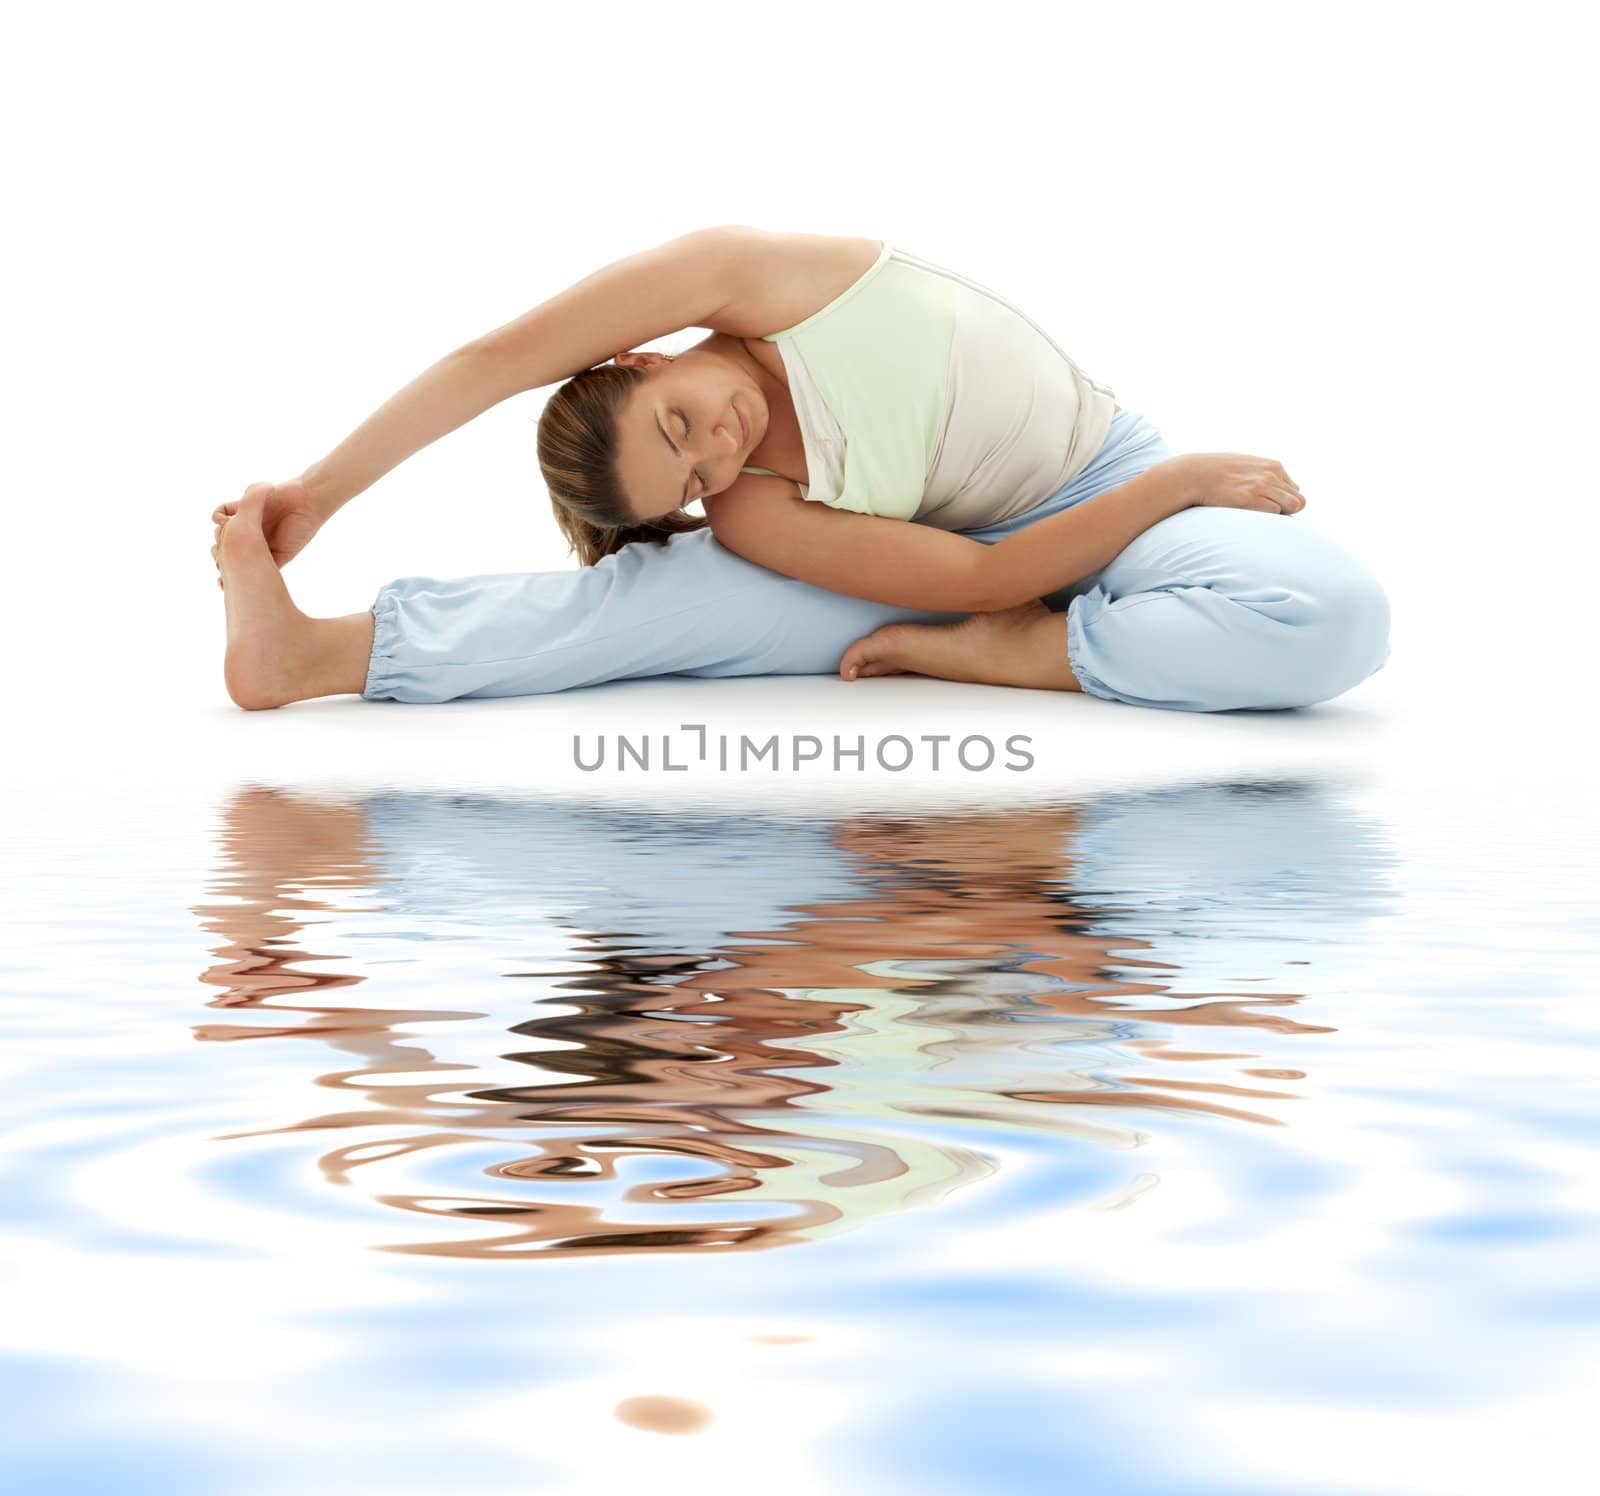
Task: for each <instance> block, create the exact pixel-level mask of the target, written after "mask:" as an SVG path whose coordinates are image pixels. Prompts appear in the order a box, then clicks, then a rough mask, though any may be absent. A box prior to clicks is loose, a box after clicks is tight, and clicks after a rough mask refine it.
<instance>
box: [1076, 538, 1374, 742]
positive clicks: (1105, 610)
mask: <svg viewBox="0 0 1600 1496" xmlns="http://www.w3.org/2000/svg"><path fill="white" fill-rule="evenodd" d="M1066 633H1067V654H1068V658H1069V660H1070V662H1071V665H1072V669H1073V671H1074V673H1075V674H1076V675H1077V677H1078V679H1079V681H1080V682H1081V683H1082V686H1083V689H1084V690H1085V691H1087V692H1090V693H1091V694H1093V695H1096V696H1103V697H1106V698H1107V699H1109V700H1112V701H1124V702H1128V703H1130V704H1131V705H1134V706H1151V707H1167V708H1171V709H1174V710H1179V711H1191V712H1220V711H1229V710H1233V709H1235V708H1239V707H1294V706H1310V705H1312V704H1313V703H1315V702H1319V701H1327V700H1328V699H1329V698H1330V697H1334V696H1338V695H1339V694H1340V693H1341V692H1344V691H1348V690H1349V689H1350V688H1351V687H1352V686H1355V685H1358V684H1359V683H1360V682H1361V681H1363V680H1365V679H1366V678H1367V677H1368V676H1370V675H1372V674H1373V673H1374V672H1375V671H1377V670H1378V669H1380V668H1381V667H1382V666H1383V664H1384V662H1385V661H1386V660H1387V659H1388V658H1389V602H1388V599H1387V597H1386V596H1385V594H1384V590H1383V587H1382V586H1381V585H1380V584H1379V582H1378V580H1377V579H1376V578H1375V577H1374V576H1373V575H1372V573H1371V572H1370V571H1368V569H1367V568H1366V567H1365V566H1364V565H1363V564H1362V563H1361V562H1360V561H1359V560H1358V559H1357V558H1356V557H1355V556H1353V555H1352V554H1351V553H1350V552H1349V551H1348V550H1346V549H1345V548H1344V547H1343V546H1342V545H1340V544H1339V543H1338V542H1337V541H1335V540H1334V539H1333V538H1332V537H1331V536H1328V535H1325V534H1323V533H1321V532H1320V531H1318V530H1316V529H1315V528H1313V527H1312V526H1311V525H1309V524H1308V523H1307V522H1306V520H1305V519H1304V518H1303V517H1301V516H1297V515H1281V514H1276V515H1275V514H1266V513H1263V512H1262V511H1260V510H1254V509H1220V508H1193V509H1185V510H1183V511H1182V512H1181V513H1178V514H1175V515H1173V516H1171V517H1170V518H1168V519H1165V520H1162V521H1161V523H1160V524H1158V525H1154V526H1152V527H1151V528H1150V529H1149V530H1147V531H1145V533H1144V534H1143V535H1141V536H1139V537H1138V538H1137V539H1136V540H1135V541H1134V542H1133V543H1132V544H1131V545H1129V546H1128V547H1127V548H1126V549H1125V550H1124V551H1123V552H1122V553H1121V554H1120V555H1118V556H1117V558H1116V559H1115V560H1114V561H1112V563H1111V564H1110V565H1109V566H1107V567H1106V568H1105V569H1104V570H1103V571H1101V572H1099V573H1097V574H1096V576H1095V577H1093V578H1091V579H1090V580H1089V583H1088V585H1087V586H1085V587H1084V588H1082V589H1081V590H1080V591H1079V595H1077V596H1074V597H1073V598H1072V600H1071V602H1070V604H1069V608H1068V613H1067V630H1066Z"/></svg>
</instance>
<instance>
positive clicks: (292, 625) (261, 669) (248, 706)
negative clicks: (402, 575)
mask: <svg viewBox="0 0 1600 1496" xmlns="http://www.w3.org/2000/svg"><path fill="white" fill-rule="evenodd" d="M270 488H271V484H267V483H261V484H257V485H255V486H254V487H253V488H251V489H250V490H248V491H247V492H246V494H245V497H244V498H243V499H242V500H240V503H239V508H238V511H237V513H235V514H233V515H232V516H230V517H228V518H227V519H225V520H224V521H223V523H222V525H221V526H220V533H219V537H218V540H217V544H216V546H215V547H214V548H213V551H212V554H213V555H214V556H215V557H216V560H217V570H218V571H220V572H221V573H222V577H221V581H222V600H223V606H224V608H225V609H226V611H227V615H228V651H227V654H226V656H225V657H224V660H223V666H222V675H223V680H224V681H225V682H226V684H227V687H228V695H229V696H230V697H232V698H233V701H234V704H235V705H236V706H242V707H243V708H244V709H245V710H246V711H252V712H253V711H261V710H263V709H265V708H269V707H275V706H282V705H284V704H285V703H286V702H289V701H295V700H299V699H300V697H299V695H298V694H297V693H296V689H295V688H296V686H297V685H298V684H299V682H300V681H301V679H302V678H303V676H304V673H305V670H306V668H307V666H308V665H309V664H310V663H311V662H312V661H313V659H314V657H315V637H314V634H315V631H314V627H313V622H314V621H313V620H312V619H310V618H308V617H307V616H306V615H305V614H304V613H302V612H301V611H300V610H299V609H298V608H297V607H295V605H294V602H293V600H292V599H291V598H290V596H289V589H288V588H287V587H286V586H284V583H283V573H282V572H281V571H279V570H278V566H277V563H276V562H275V561H274V560H273V559H272V551H271V549H270V547H269V546H268V545H267V538H266V536H265V535H263V534H262V533H261V509H262V505H263V503H264V502H265V500H266V495H267V492H268V490H269V489H270Z"/></svg>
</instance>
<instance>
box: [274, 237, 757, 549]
mask: <svg viewBox="0 0 1600 1496" xmlns="http://www.w3.org/2000/svg"><path fill="white" fill-rule="evenodd" d="M750 232H751V231H750V230H747V229H745V228H743V227H742V226H740V225H734V224H727V225H722V226H719V227H717V228H710V229H697V230H695V231H694V232H692V233H688V234H681V235H679V236H678V237H677V238H676V239H669V240H668V241H667V242H666V243H665V244H660V245H657V246H655V247H654V248H652V249H647V250H644V251H642V252H640V253H639V254H635V255H629V256H628V257H627V258H625V259H622V260H618V261H616V262H615V263H613V264H610V265H606V266H603V267H602V268H601V269H599V270H597V271H595V272H594V273H593V274H592V275H587V276H585V277H584V278H583V279H582V280H581V281H579V282H578V283H577V284H576V285H574V286H569V287H568V288H567V289H566V290H565V291H562V292H560V293H559V294H558V295H555V296H552V297H551V298H550V299H549V300H548V301H545V302H542V303H541V304H540V305H538V306H536V307H534V308H533V310H532V311H530V312H526V313H524V314H523V315H522V316H520V317H518V318H517V319H516V320H515V321H513V322H508V323H506V324H505V325H504V326H503V327H498V328H495V329H494V330H493V331H491V332H488V333H485V334H484V335H483V336H482V337H480V338H475V339H473V340H472V341H471V342H470V343H464V344H463V345H462V346H461V347H459V348H457V349H456V350H455V351H454V352H451V353H447V354H446V355H445V356H444V357H443V358H441V359H440V360H439V361H438V362H437V363H435V364H433V365H431V366H430V367H429V368H427V369H425V370H423V372H422V373H421V374H419V375H418V376H417V377H416V378H415V379H413V380H412V381H411V383H410V384H408V385H406V387H405V388H404V389H402V390H400V391H399V392H398V393H397V394H395V395H393V396H391V397H390V398H389V399H388V400H386V401H385V402H384V403H383V404H382V405H380V406H379V407H378V409H377V410H375V411H374V412H373V413H372V414H371V415H370V416H368V417H367V419H366V420H365V421H363V422H362V423H361V425H359V426H358V427H356V429H355V430H354V431H353V432H351V433H350V435H349V436H347V437H346V438H345V439H344V440H343V441H342V442H340V443H339V445H338V446H337V447H335V448H334V449H333V451H331V452H330V453H328V455H327V456H326V457H324V458H322V459H320V460H319V461H317V462H314V463H312V464H311V466H310V467H308V468H307V469H306V470H305V472H304V474H302V480H303V482H304V483H305V487H306V492H307V494H309V495H310V497H311V500H312V502H313V503H314V504H315V506H316V507H317V509H318V510H319V511H320V512H321V514H322V516H323V518H324V519H326V518H327V517H328V516H329V515H331V514H333V513H334V512H335V511H336V510H338V509H339V508H341V507H342V506H343V505H345V504H348V503H349V502H350V500H351V499H353V498H354V497H355V496H356V495H357V494H358V493H361V492H363V491H364V490H365V489H367V488H370V487H371V486H372V484H374V483H376V482H377V481H378V479H379V478H381V477H382V476H383V475H384V474H385V473H387V472H388V471H389V470H390V469H391V468H394V467H397V466H398V465H399V464H400V463H402V462H404V461H405V459H406V458H408V457H410V456H411V455H412V454H413V453H414V452H418V451H420V450H421V449H422V448H423V447H426V446H427V445H429V443H431V442H435V441H437V440H438V439H439V438H440V437H441V436H444V435H446V434H447V433H449V432H451V431H454V430H455V429H456V428H457V427H458V426H464V425H465V424H466V423H467V422H468V421H470V420H472V419H473V418H474V417H475V416H479V415H481V414H482V413H483V412H484V411H486V410H488V409H489V408H490V407H491V406H494V405H498V404H499V403H500V402H501V401H502V400H505V399H508V398H509V397H510V396H512V395H516V394H520V393H521V392H522V391H523V390H532V389H538V388H540V387H541V386H543V385H547V384H556V383H559V382H560V381H561V380H563V379H570V378H571V377H572V376H573V375H574V374H577V373H580V372H581V371H582V370H584V369H591V368H593V367H594V366H595V365H596V364H598V363H602V362H604V361H605V360H606V359H608V358H610V357H612V356H613V355H614V354H616V353H620V352H623V351H625V350H628V349H632V348H637V347H638V346H639V345H640V344H641V343H648V342H650V341H652V340H653V339H655V338H660V337H664V336H666V335H667V334H669V333H674V332H679V331H681V330H682V329H684V328H686V327H703V326H705V325H706V323H705V319H706V318H707V317H713V316H715V315H716V313H717V312H718V311H719V310H721V308H722V307H723V305H724V304H726V303H727V301H728V300H729V299H730V297H731V296H732V295H733V294H734V290H735V281H736V279H737V274H738V272H739V270H740V267H741V265H742V263H743V262H742V260H741V258H740V256H741V253H742V251H743V247H744V245H745V244H746V242H747V241H748V236H749V234H750Z"/></svg>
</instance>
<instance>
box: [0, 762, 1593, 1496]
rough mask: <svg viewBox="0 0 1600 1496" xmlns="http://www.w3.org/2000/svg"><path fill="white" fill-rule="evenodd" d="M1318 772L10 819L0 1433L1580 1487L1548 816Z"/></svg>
mask: <svg viewBox="0 0 1600 1496" xmlns="http://www.w3.org/2000/svg"><path fill="white" fill-rule="evenodd" d="M1358 802H1359V797H1358V796H1355V795H1353V794H1351V793H1347V791H1346V790H1345V789H1344V788H1343V787H1341V785H1340V784H1339V783H1337V782H1335V781H1332V780H1326V781H1325V780H1322V779H1318V778H1316V777H1312V776H1306V777H1294V776H1286V777H1281V778H1270V777H1260V778H1243V779H1237V780H1226V781H1219V782H1215V783H1198V784H1188V785H1182V786H1175V787H1170V788H1156V789H1149V790H1127V791H1118V792H1108V793H1105V794H1100V795H1096V796H1093V797H1087V798H1083V799H1081V800H1062V801H1060V802H1055V803H1049V804H1044V805H1031V806H1028V807H1027V808H1026V809H1018V810H1016V811H1011V812H1005V813H979V812H970V811H969V812H959V813H951V814H949V815H943V816H940V815H928V814H917V815H908V814H872V813H865V812H864V813H861V814H859V815H852V816H829V817H823V816H817V817H815V818H807V817H804V816H800V815H796V814H793V813H785V814H779V813H773V814H770V815H752V814H746V813H740V814H738V815H726V814H723V815H718V814H712V813H709V812H703V813H702V812H687V811H680V812H677V813H670V812H667V811H648V810H639V809H637V808H634V809H628V810H619V809H616V808H609V809H608V808H606V807H604V806H601V805H588V806H586V805H584V804H581V803H576V802H575V801H573V800H570V799H568V800H561V799H558V798H556V797H543V798H540V797H536V796H531V795H528V796H511V795H501V794H493V793H487V792H472V793H460V794H449V793H421V792H418V793H405V792H399V791H393V790H385V791H381V792H372V793H367V794H349V795H335V794H330V793H322V794H314V793H310V792H306V791H301V790H296V789H291V788H280V787H274V786H270V785H265V786H264V785H260V784H256V785H251V786H248V787H245V788H241V789H239V790H237V791H236V792H234V793H232V794H231V795H229V796H227V797H225V798H224V799H223V801H222V802H221V803H219V804H217V805H216V806H215V807H214V824H213V825H212V827H211V828H210V831H209V834H208V835H207V836H205V837H202V838H195V837H193V836H192V835H186V834H185V833H184V832H183V830H182V829H181V827H182V823H181V818H180V819H179V820H178V821H175V822H171V823H168V822H164V821H163V820H162V819H161V818H160V817H159V816H155V815H151V816H150V817H149V818H148V819H147V820H146V819H144V818H142V817H140V816H139V815H138V813H137V808H135V807H130V808H129V811H128V819H127V822H126V824H125V825H123V826H112V827H96V828H93V830H92V832H91V831H90V828H87V827H85V826H58V827H56V828H54V831H55V832H56V833H59V834H52V835H49V836H40V837H37V838H33V839H29V838H24V837H18V838H15V839H14V840H13V844H12V851H13V853H14V854H16V856H15V868H16V875H15V876H14V877H13V879H12V887H11V889H10V891H9V894H8V911H9V914H10V919H11V923H12V931H11V934H10V937H9V939H8V943H7V950H6V957H5V964H4V978H5V988H6V994H7V995H6V1002H5V1009H4V1012H5V1030H6V1043H5V1048H4V1059H5V1067H6V1075H7V1085H6V1087H5V1091H4V1095H3V1101H0V1106H3V1107H4V1114H3V1115H4V1133H5V1152H4V1167H5V1173H4V1191H3V1194H0V1243H3V1262H4V1285H5V1310H4V1315H3V1323H0V1391H3V1398H4V1417H5V1426H6V1436H7V1443H8V1450H7V1454H6V1463H7V1468H8V1469H9V1470H10V1471H11V1472H13V1477H14V1478H17V1479H20V1482H21V1485H22V1486H23V1487H24V1488H26V1489H28V1490H32V1491H49V1492H56V1491H69V1490H70V1491H77V1490H89V1489H95V1490H115V1491H118V1492H129V1491H140V1492H142V1491H147V1490H148V1491H152V1492H155V1491H161V1492H168V1493H170V1492H198V1491H227V1492H230V1493H232V1492H254V1491H262V1492H267V1491H271V1492H287V1491H323V1490H330V1491H331V1490H339V1491H369V1490H370V1491H373V1492H377V1491H380V1490H381V1491H384V1492H388V1493H393V1492H412V1491H458V1490H464V1489H468V1488H469V1487H470V1486H471V1485H472V1484H473V1483H476V1482H480V1481H481V1482H485V1483H491V1487H492V1488H493V1489H514V1490H527V1491H551V1490H566V1489H571V1490H578V1489H583V1490H586V1491H587V1490H595V1491H623V1490H629V1489H634V1488H638V1489H643V1490H648V1491H669V1490H679V1489H682V1490H686V1491H687V1490H691V1489H692V1490H695V1491H703V1490H706V1489H720V1488H723V1487H725V1486H729V1485H731V1484H732V1483H734V1482H735V1481H737V1482H738V1483H739V1485H740V1486H741V1488H742V1487H743V1486H745V1485H746V1484H750V1485H756V1486H758V1487H759V1488H762V1489H765V1490H774V1491H790V1490H793V1491H801V1490H804V1491H823V1490H826V1491H830V1492H834V1491H849V1492H857V1491H860V1492H876V1491H899V1490H908V1491H909V1490H914V1491H919V1492H945V1491H950V1492H955V1491H984V1490H992V1489H1010V1490H1028V1491H1033V1490H1038V1491H1055V1490H1081V1491H1090V1492H1095V1493H1105V1492H1116V1493H1121V1492H1156V1491H1160V1492H1179V1491H1182V1492H1191V1491H1192V1492H1226V1491H1244V1490H1262V1491H1290V1490H1297V1489H1304V1490H1338V1491H1352V1492H1354V1491H1396V1492H1400V1491H1437V1492H1441V1493H1446V1492H1449V1493H1454V1492H1461V1491H1469V1490H1471V1491H1477V1490H1485V1491H1487V1490H1491V1489H1495V1490H1498V1489H1501V1488H1504V1487H1505V1486H1508V1485H1510V1486H1514V1487H1520V1486H1522V1485H1524V1484H1533V1485H1537V1486H1539V1488H1541V1489H1544V1490H1547V1491H1548V1490H1573V1491H1576V1490H1580V1489H1587V1488H1588V1487H1587V1483H1586V1481H1581V1480H1580V1478H1579V1477H1578V1476H1576V1475H1575V1474H1574V1472H1573V1471H1572V1470H1571V1467H1570V1466H1569V1465H1568V1464H1567V1463H1566V1462H1565V1458H1564V1453H1563V1452H1561V1451H1558V1450H1557V1449H1556V1448H1555V1447H1554V1446H1553V1445H1552V1443H1551V1435H1552V1433H1553V1431H1554V1430H1556V1429H1557V1428H1559V1427H1561V1426H1564V1425H1565V1426H1570V1425H1571V1423H1572V1421H1573V1420H1579V1421H1582V1420H1584V1419H1586V1418H1587V1416H1588V1413H1589V1410H1590V1408H1592V1406H1593V1399H1594V1396H1595V1394H1596V1392H1597V1391H1600V1374H1597V1361H1596V1355H1595V1345H1596V1330H1597V1320H1600V1251H1597V1245H1600V1230H1597V1217H1600V1187H1597V1184H1596V1180H1597V1176H1600V1170H1597V1169H1596V1165H1595V1156H1596V1155H1595V1149H1594V1140H1595V1134H1596V1125H1595V1116H1596V1112H1595V1106H1594V1095H1595V1090H1594V1083H1595V1070H1596V1066H1595V1048H1596V1032H1597V1020H1596V1013H1595V1008H1594V994H1593V991H1592V981H1591V978H1592V976H1593V972H1594V963H1593V957H1594V954H1595V947H1596V944H1597V937H1596V924H1595V921H1594V917H1593V915H1594V904H1593V877H1592V868H1591V867H1590V863H1589V852H1588V843H1587V840H1586V838H1582V837H1578V836H1576V835H1574V837H1573V839H1572V841H1571V843H1570V844H1560V845H1552V844H1551V843H1550V842H1549V841H1548V840H1541V839H1539V838H1537V837H1533V836H1531V835H1530V838H1529V840H1528V841H1527V842H1525V843H1524V842H1519V841H1518V840H1517V838H1516V837H1515V835H1508V834H1505V833H1502V834H1501V835H1500V836H1499V838H1498V839H1497V840H1496V841H1495V842H1494V843H1493V844H1492V845H1485V844H1484V843H1483V841H1482V838H1481V835H1480V836H1474V835H1472V834H1469V833H1468V832H1466V831H1463V830H1462V829H1461V828H1459V827H1452V826H1441V827H1439V828H1437V830H1436V832H1435V833H1430V834H1429V835H1427V836H1424V835H1421V834H1419V833H1418V832H1417V831H1416V830H1415V823H1411V824H1410V826H1409V827H1408V829H1407V830H1406V831H1405V832H1403V833H1402V832H1398V831H1397V830H1396V829H1395V828H1394V827H1393V826H1391V825H1390V824H1389V823H1388V821H1387V818H1386V817H1385V815H1384V814H1383V813H1382V812H1381V809H1376V810H1375V809H1374V808H1373V807H1372V806H1371V805H1368V804H1361V803H1358ZM1541 835H1542V833H1541ZM1558 1456H1560V1457H1558Z"/></svg>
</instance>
